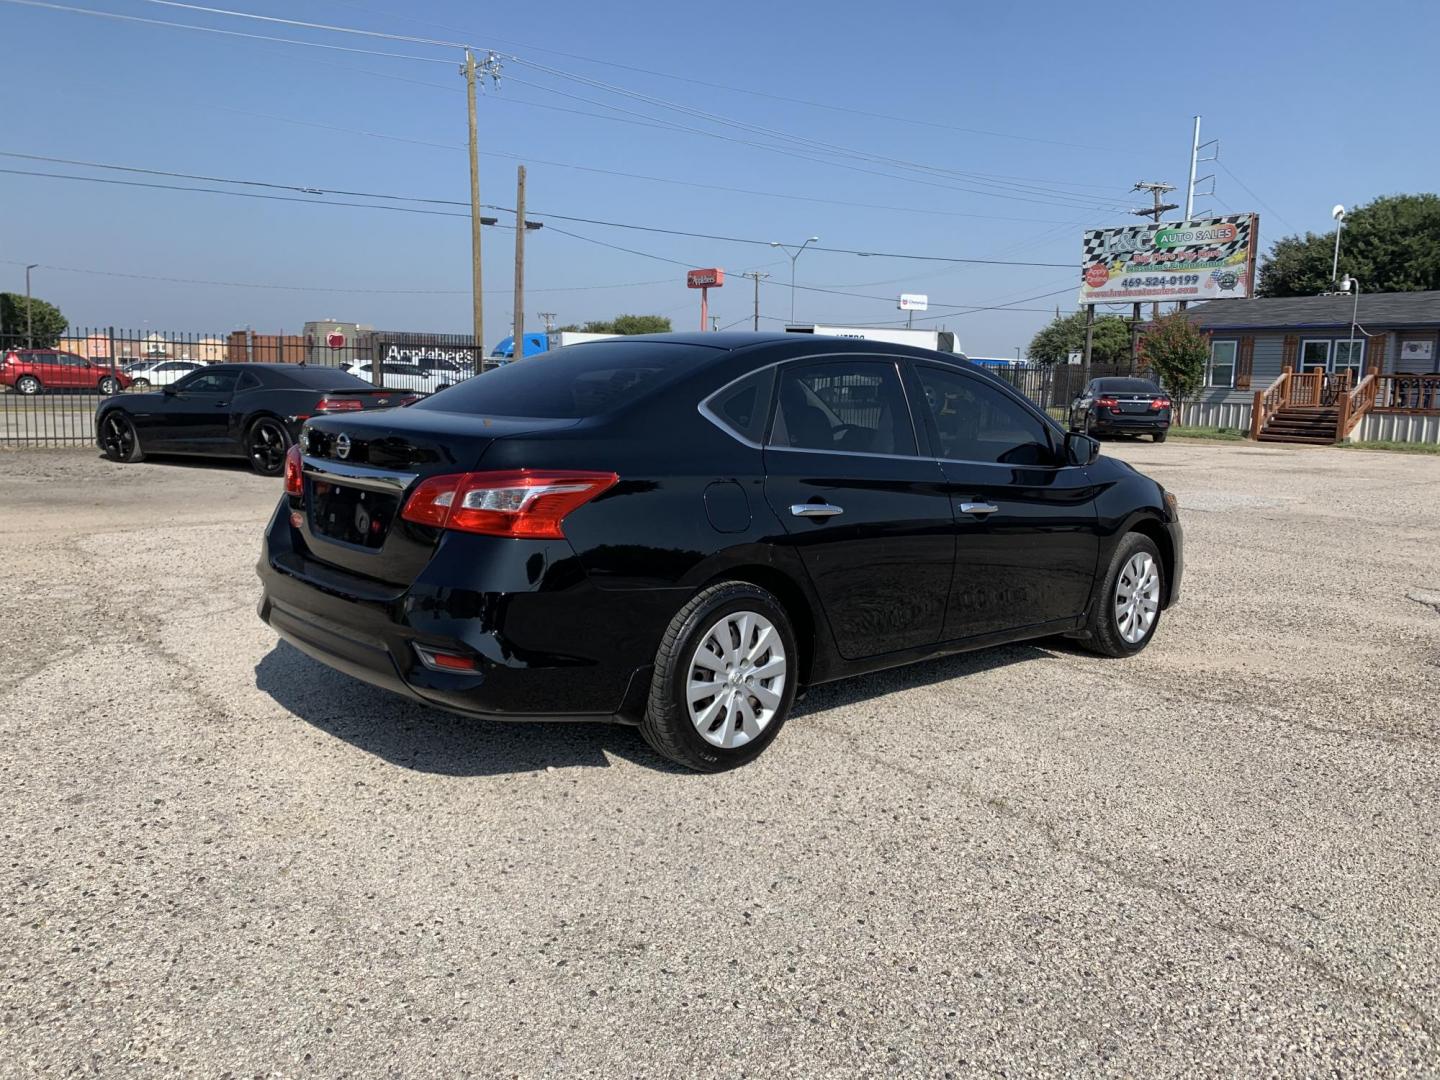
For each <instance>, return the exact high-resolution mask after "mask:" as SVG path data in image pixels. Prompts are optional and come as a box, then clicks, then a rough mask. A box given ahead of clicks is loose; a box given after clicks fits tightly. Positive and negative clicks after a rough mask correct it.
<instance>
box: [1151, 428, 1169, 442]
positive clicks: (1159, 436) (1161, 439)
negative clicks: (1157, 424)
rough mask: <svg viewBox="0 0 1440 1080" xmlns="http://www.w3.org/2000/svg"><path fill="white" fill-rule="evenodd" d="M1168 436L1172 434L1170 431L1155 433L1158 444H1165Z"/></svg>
mask: <svg viewBox="0 0 1440 1080" xmlns="http://www.w3.org/2000/svg"><path fill="white" fill-rule="evenodd" d="M1168 434H1170V433H1169V432H1168V431H1157V432H1155V435H1154V439H1155V441H1156V442H1164V441H1165V436H1166V435H1168Z"/></svg>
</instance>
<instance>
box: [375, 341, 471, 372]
mask: <svg viewBox="0 0 1440 1080" xmlns="http://www.w3.org/2000/svg"><path fill="white" fill-rule="evenodd" d="M375 353H376V355H378V356H379V357H380V360H381V361H382V362H383V363H386V364H419V365H421V366H422V367H423V366H425V365H427V364H428V365H439V366H441V367H443V366H445V365H446V364H453V365H454V366H456V367H459V368H468V369H470V370H472V371H479V370H480V353H481V350H479V349H477V348H475V346H473V345H468V344H461V345H451V344H437V343H435V342H434V341H426V340H424V338H423V337H421V338H420V339H418V340H417V339H416V338H408V339H407V338H403V337H384V336H382V335H379V334H377V335H376V336H375Z"/></svg>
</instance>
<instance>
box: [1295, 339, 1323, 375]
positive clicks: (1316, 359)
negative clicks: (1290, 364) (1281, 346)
mask: <svg viewBox="0 0 1440 1080" xmlns="http://www.w3.org/2000/svg"><path fill="white" fill-rule="evenodd" d="M1300 370H1301V371H1302V372H1305V371H1329V370H1330V342H1328V341H1302V342H1301V343H1300Z"/></svg>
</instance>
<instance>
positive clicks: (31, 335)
mask: <svg viewBox="0 0 1440 1080" xmlns="http://www.w3.org/2000/svg"><path fill="white" fill-rule="evenodd" d="M1336 250H1337V251H1338V250H1339V248H1338V246H1337V248H1336ZM39 267H40V264H39V263H31V264H30V265H29V266H27V267H25V347H26V348H27V349H33V348H34V347H35V312H34V306H33V305H32V304H31V302H30V271H31V270H36V269H39Z"/></svg>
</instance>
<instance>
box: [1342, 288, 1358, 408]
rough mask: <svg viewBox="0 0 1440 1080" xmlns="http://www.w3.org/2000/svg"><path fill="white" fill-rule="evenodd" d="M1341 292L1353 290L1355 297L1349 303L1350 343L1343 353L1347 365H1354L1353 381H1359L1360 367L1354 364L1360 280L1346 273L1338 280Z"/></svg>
mask: <svg viewBox="0 0 1440 1080" xmlns="http://www.w3.org/2000/svg"><path fill="white" fill-rule="evenodd" d="M1340 290H1341V292H1353V293H1354V294H1355V299H1354V301H1353V302H1352V303H1351V305H1350V345H1349V347H1348V349H1347V351H1346V353H1345V363H1346V365H1347V366H1355V381H1356V382H1357V383H1358V382H1359V381H1360V369H1359V367H1358V365H1355V326H1356V324H1357V323H1358V322H1359V321H1360V282H1359V280H1358V279H1356V278H1353V277H1351V276H1350V275H1349V274H1346V275H1345V277H1344V278H1343V279H1342V280H1341V282H1340Z"/></svg>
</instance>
